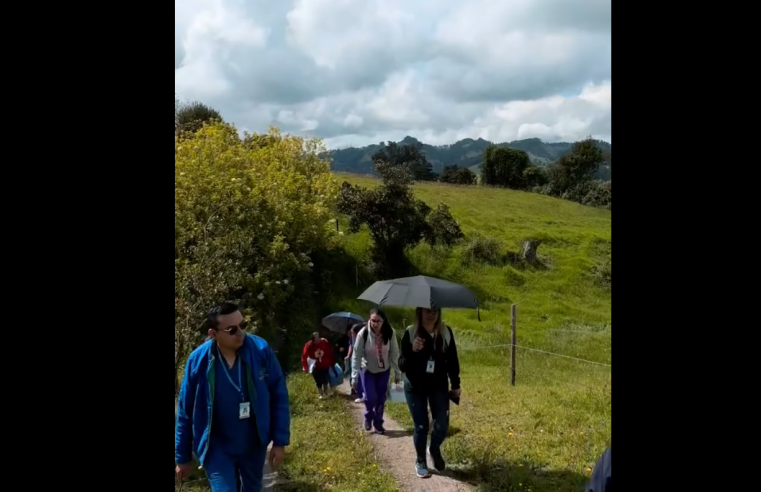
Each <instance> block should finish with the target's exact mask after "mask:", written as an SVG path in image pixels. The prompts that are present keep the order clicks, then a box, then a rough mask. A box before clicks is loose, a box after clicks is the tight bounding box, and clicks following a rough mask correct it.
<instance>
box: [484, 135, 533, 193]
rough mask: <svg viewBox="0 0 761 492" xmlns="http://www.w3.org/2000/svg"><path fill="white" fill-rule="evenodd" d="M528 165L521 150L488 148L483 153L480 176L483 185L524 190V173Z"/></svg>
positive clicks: (524, 153)
mask: <svg viewBox="0 0 761 492" xmlns="http://www.w3.org/2000/svg"><path fill="white" fill-rule="evenodd" d="M529 165H530V161H529V158H528V154H527V153H526V152H524V151H522V150H517V149H511V148H508V147H496V146H490V147H489V148H487V149H486V151H485V152H484V162H483V164H482V165H481V166H482V167H481V176H482V179H483V182H484V184H487V185H492V186H501V187H504V188H512V189H515V190H521V189H525V188H526V179H525V177H524V172H525V171H526V169H527V168H528V167H529Z"/></svg>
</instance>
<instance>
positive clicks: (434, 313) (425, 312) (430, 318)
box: [415, 307, 441, 328]
mask: <svg viewBox="0 0 761 492" xmlns="http://www.w3.org/2000/svg"><path fill="white" fill-rule="evenodd" d="M439 318H441V309H437V308H433V309H428V308H421V307H419V308H417V309H415V320H416V321H417V322H418V324H419V325H421V326H427V327H429V328H430V327H432V326H433V327H435V326H437V325H438V323H439Z"/></svg>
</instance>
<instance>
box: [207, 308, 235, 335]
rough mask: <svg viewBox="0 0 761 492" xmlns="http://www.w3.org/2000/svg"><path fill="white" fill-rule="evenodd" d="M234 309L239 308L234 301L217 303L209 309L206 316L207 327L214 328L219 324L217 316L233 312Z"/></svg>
mask: <svg viewBox="0 0 761 492" xmlns="http://www.w3.org/2000/svg"><path fill="white" fill-rule="evenodd" d="M235 311H239V308H238V305H237V304H235V303H234V302H223V303H222V304H217V305H216V306H214V307H213V308H211V309H209V314H208V315H207V317H206V322H207V324H208V325H209V328H211V329H212V330H216V329H217V326H219V317H220V316H224V315H226V314H233V313H234V312H235Z"/></svg>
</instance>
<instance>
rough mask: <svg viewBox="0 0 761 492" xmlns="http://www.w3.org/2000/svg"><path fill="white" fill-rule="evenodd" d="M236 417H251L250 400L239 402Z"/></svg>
mask: <svg viewBox="0 0 761 492" xmlns="http://www.w3.org/2000/svg"><path fill="white" fill-rule="evenodd" d="M238 418H239V419H241V420H243V419H248V418H251V402H248V401H244V402H243V403H241V404H240V408H239V409H238Z"/></svg>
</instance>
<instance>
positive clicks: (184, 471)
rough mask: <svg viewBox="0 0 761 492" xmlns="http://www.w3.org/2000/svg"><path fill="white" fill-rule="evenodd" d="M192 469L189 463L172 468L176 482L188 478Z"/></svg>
mask: <svg viewBox="0 0 761 492" xmlns="http://www.w3.org/2000/svg"><path fill="white" fill-rule="evenodd" d="M192 468H193V467H192V466H191V465H190V463H183V464H181V465H177V466H175V467H174V474H175V475H177V479H178V480H184V479H186V478H188V477H189V476H190V472H191V471H192Z"/></svg>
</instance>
